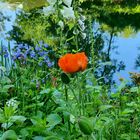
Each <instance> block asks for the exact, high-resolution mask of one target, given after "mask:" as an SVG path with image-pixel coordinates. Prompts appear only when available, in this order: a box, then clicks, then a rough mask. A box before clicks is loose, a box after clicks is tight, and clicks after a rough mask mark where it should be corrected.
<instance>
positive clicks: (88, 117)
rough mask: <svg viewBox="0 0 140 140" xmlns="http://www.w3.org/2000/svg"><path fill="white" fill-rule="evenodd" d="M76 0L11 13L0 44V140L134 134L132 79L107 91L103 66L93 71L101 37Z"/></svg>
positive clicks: (139, 100)
mask: <svg viewBox="0 0 140 140" xmlns="http://www.w3.org/2000/svg"><path fill="white" fill-rule="evenodd" d="M82 3H84V1H82V0H79V1H71V0H60V1H58V0H47V2H46V3H45V4H46V5H44V6H43V7H38V8H35V9H28V8H27V9H28V11H26V10H25V9H23V11H20V12H19V13H18V14H19V15H17V21H16V23H17V26H15V27H14V30H13V31H11V32H10V33H9V35H10V37H11V40H12V39H14V40H15V44H14V45H15V46H14V48H11V46H10V44H8V47H6V46H5V47H3V44H2V43H1V49H0V139H2V140H28V139H29V140H138V139H140V107H139V104H140V87H139V84H136V83H134V84H132V85H130V86H128V85H127V82H126V81H125V80H124V79H123V80H121V84H120V85H117V86H116V87H115V91H114V92H113V90H111V89H110V87H111V86H112V83H110V84H111V86H110V85H107V83H105V82H102V79H103V78H104V79H105V77H104V75H105V71H104V72H103V73H104V75H101V76H99V75H98V76H97V75H95V73H96V72H97V68H99V67H98V62H99V61H98V60H97V59H100V58H98V56H101V55H102V54H103V55H104V53H101V54H100V55H98V53H100V51H97V50H96V46H98V45H99V46H100V47H102V46H103V40H102V38H101V34H96V36H94V31H93V29H92V20H93V19H92V18H91V16H88V14H87V13H86V11H84V10H83V9H84V8H83V9H82V6H83V5H82ZM24 4H25V3H24ZM98 10H99V9H98ZM15 35H17V36H15ZM104 56H105V57H106V55H104ZM107 59H109V58H107ZM103 65H105V66H104V67H105V68H107V67H108V66H109V65H108V63H104V64H103ZM99 69H100V68H99ZM133 79H134V76H133ZM134 82H135V80H134Z"/></svg>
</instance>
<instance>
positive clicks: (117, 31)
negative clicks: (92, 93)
mask: <svg viewBox="0 0 140 140" xmlns="http://www.w3.org/2000/svg"><path fill="white" fill-rule="evenodd" d="M12 2H15V1H12ZM38 2H39V1H38ZM44 2H45V1H42V2H41V3H40V2H39V3H40V4H39V5H38V3H36V2H34V3H30V2H29V3H25V2H24V3H23V6H24V8H25V9H26V10H30V9H33V8H34V7H36V4H37V5H38V7H40V6H43V5H44ZM12 4H13V3H12ZM16 4H19V3H16ZM19 6H21V5H20V4H19ZM97 6H99V5H97ZM4 7H5V6H4ZM18 12H19V11H13V10H10V9H9V10H8V9H3V10H1V11H0V21H1V22H0V23H2V24H0V29H1V30H0V33H1V35H2V37H1V40H2V42H3V43H4V45H6V43H7V42H6V38H5V37H6V33H7V32H8V31H10V33H11V34H10V35H11V37H12V38H11V46H13V47H14V43H15V42H18V43H23V42H24V41H25V42H26V43H28V40H24V41H23V40H20V38H22V34H18V33H22V31H21V30H19V28H18V25H16V24H20V22H19V21H21V20H22V18H23V19H24V18H25V17H26V16H27V15H26V13H21V14H19V13H18ZM16 13H18V14H19V16H17V17H16ZM99 13H100V16H99V17H98V16H97V17H96V20H95V22H94V25H93V31H94V39H95V44H94V48H95V54H96V56H95V59H96V66H97V69H96V70H95V76H96V77H97V78H101V77H102V78H101V82H103V83H105V84H113V83H114V82H116V83H119V78H121V77H122V78H125V79H128V80H129V72H139V71H140V52H139V49H140V32H139V29H140V24H139V21H140V16H139V13H133V14H126V13H125V14H124V13H110V12H109V13H107V12H106V13H104V12H103V11H99ZM36 16H38V15H36ZM9 17H11V18H10V22H9ZM18 18H19V19H18ZM15 19H16V21H18V22H16V24H14V20H15ZM94 19H95V18H94ZM133 19H135V20H133ZM12 25H14V26H13V27H12ZM2 29H3V31H2ZM18 30H19V31H18ZM16 33H17V34H16ZM16 35H17V36H16ZM7 36H8V34H7ZM17 38H18V40H17ZM12 41H14V43H13V42H12ZM20 41H21V42H20Z"/></svg>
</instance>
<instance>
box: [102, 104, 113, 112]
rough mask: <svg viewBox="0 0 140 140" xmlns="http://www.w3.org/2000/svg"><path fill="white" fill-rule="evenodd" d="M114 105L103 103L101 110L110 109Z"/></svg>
mask: <svg viewBox="0 0 140 140" xmlns="http://www.w3.org/2000/svg"><path fill="white" fill-rule="evenodd" d="M112 107H113V106H112V105H101V106H100V109H99V110H100V111H105V110H107V109H110V108H112Z"/></svg>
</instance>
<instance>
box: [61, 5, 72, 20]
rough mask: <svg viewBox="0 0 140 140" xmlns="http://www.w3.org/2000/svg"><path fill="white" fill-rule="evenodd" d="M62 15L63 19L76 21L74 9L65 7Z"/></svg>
mask: <svg viewBox="0 0 140 140" xmlns="http://www.w3.org/2000/svg"><path fill="white" fill-rule="evenodd" d="M61 14H62V15H63V17H65V18H67V19H75V15H74V11H73V9H72V7H65V6H64V7H63V9H62V10H61Z"/></svg>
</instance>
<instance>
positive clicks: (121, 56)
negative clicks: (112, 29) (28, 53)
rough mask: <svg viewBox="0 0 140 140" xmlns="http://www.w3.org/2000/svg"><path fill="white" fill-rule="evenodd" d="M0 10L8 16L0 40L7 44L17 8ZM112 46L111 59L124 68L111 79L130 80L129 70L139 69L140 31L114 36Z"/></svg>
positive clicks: (117, 80)
mask: <svg viewBox="0 0 140 140" xmlns="http://www.w3.org/2000/svg"><path fill="white" fill-rule="evenodd" d="M0 5H1V6H2V3H0ZM0 12H2V13H3V14H4V15H5V16H9V17H10V21H5V29H4V30H3V31H2V32H1V41H3V43H4V44H7V40H6V39H5V37H6V33H7V32H8V31H10V30H11V29H12V25H13V24H14V20H15V19H16V13H17V12H18V10H16V11H15V10H10V9H9V8H8V7H4V8H2V10H1V11H0ZM13 45H14V42H11V46H13ZM112 46H117V48H116V49H115V50H112V51H111V53H110V54H111V59H116V60H117V61H123V62H124V64H125V69H124V70H121V71H120V72H116V73H115V74H114V75H113V79H114V80H115V81H116V83H119V78H124V79H126V80H130V78H129V72H139V71H140V67H137V69H136V67H135V62H136V59H137V58H138V55H140V52H139V48H140V32H137V33H135V34H132V35H130V36H129V37H127V38H125V37H124V36H122V35H121V34H120V35H118V36H115V37H114V42H113V43H112Z"/></svg>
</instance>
